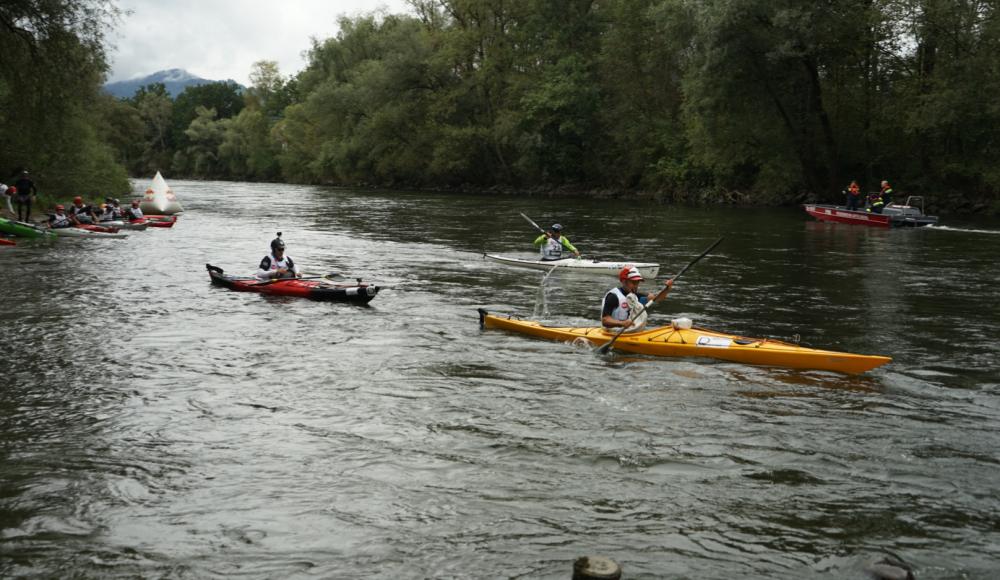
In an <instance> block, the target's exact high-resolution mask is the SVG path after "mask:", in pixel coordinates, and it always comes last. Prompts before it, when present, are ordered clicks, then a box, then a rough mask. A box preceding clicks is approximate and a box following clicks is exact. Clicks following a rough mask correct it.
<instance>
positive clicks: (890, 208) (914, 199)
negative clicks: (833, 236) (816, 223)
mask: <svg viewBox="0 0 1000 580" xmlns="http://www.w3.org/2000/svg"><path fill="white" fill-rule="evenodd" d="M918 203H919V204H920V206H919V207H917V205H916V204H918ZM802 207H803V209H805V210H806V213H808V214H809V215H811V216H813V217H814V218H816V219H818V220H820V221H823V222H836V223H841V224H855V225H862V226H872V227H877V228H895V227H920V226H930V225H935V224H937V223H938V218H937V216H933V215H925V214H924V198H923V197H920V196H917V195H911V196H910V197H908V198H906V205H896V204H893V203H890V204H889V205H887V206H886V207H885V208H884V209H883V210H882V213H875V212H871V211H866V210H851V209H847V208H846V207H843V206H835V205H821V204H815V203H807V204H805V205H803V206H802Z"/></svg>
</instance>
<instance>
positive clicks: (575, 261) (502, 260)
mask: <svg viewBox="0 0 1000 580" xmlns="http://www.w3.org/2000/svg"><path fill="white" fill-rule="evenodd" d="M483 257H484V258H485V259H487V260H489V261H491V262H497V263H498V264H506V265H508V266H518V267H520V268H531V269H533V270H551V269H552V268H558V269H559V270H563V269H565V270H566V271H567V272H578V273H581V274H595V275H599V276H603V275H607V276H617V275H618V272H620V271H621V269H622V268H624V267H625V266H635V267H636V268H639V272H641V273H642V275H643V276H644V277H645V278H652V277H654V276H656V273H657V272H659V271H660V265H659V264H655V263H653V262H629V261H625V260H622V261H619V262H602V261H598V260H586V259H583V258H563V259H562V260H538V259H535V260H529V259H525V258H515V257H513V256H498V255H495V254H483Z"/></svg>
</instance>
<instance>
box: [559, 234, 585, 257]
mask: <svg viewBox="0 0 1000 580" xmlns="http://www.w3.org/2000/svg"><path fill="white" fill-rule="evenodd" d="M559 241H561V242H562V245H563V247H564V248H566V249H567V250H569V251H571V252H573V255H574V256H576V257H577V258H579V257H580V251H579V250H577V249H576V247H575V246H574V245H573V244H571V243H569V238H567V237H566V236H559Z"/></svg>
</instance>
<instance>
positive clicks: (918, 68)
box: [0, 0, 1000, 212]
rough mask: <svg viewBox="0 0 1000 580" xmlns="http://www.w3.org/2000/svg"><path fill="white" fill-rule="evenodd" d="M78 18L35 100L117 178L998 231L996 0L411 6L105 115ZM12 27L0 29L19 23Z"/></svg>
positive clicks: (436, 2) (150, 94) (9, 71)
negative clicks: (978, 225)
mask: <svg viewBox="0 0 1000 580" xmlns="http://www.w3.org/2000/svg"><path fill="white" fill-rule="evenodd" d="M22 4H35V3H33V2H28V1H27V0H24V1H21V2H15V4H14V5H15V6H19V5H22ZM38 4H40V3H38ZM77 4H79V3H74V4H72V6H76V5H77ZM50 5H51V6H57V7H58V6H61V7H62V9H64V10H69V9H70V8H68V7H69V6H71V4H70V3H68V2H66V3H64V4H63V3H60V2H54V3H49V4H45V6H50ZM82 5H83V6H86V7H88V11H87V12H86V13H87V14H90V15H91V17H92V20H91V22H92V24H93V25H92V26H90V27H83V28H82V29H73V30H68V31H65V34H68V35H70V36H71V37H72V38H75V39H76V40H75V41H72V42H70V41H69V40H67V39H66V38H63V37H60V38H61V40H60V42H59V43H58V46H59V47H60V50H62V51H64V52H66V54H64V55H63V56H61V57H59V58H53V59H52V60H51V61H49V64H48V65H47V66H48V68H45V67H43V68H42V69H39V72H38V73H37V75H38V78H37V79H36V81H37V82H39V83H45V84H46V86H51V87H53V88H57V94H59V95H62V96H63V97H64V98H65V100H64V101H63V102H62V103H60V107H61V108H62V110H64V111H65V113H64V115H65V116H66V117H67V118H69V117H73V116H74V115H76V116H79V118H80V119H86V118H88V116H89V117H93V116H95V114H94V113H93V111H99V112H100V114H99V115H96V116H98V117H101V121H100V123H103V125H104V128H103V129H102V130H99V131H90V133H92V136H91V139H92V140H93V146H92V148H95V149H99V148H101V147H105V148H106V147H107V146H108V145H110V146H111V147H113V148H114V151H115V152H116V159H117V160H118V161H119V162H120V163H121V164H123V165H124V166H126V167H127V168H128V169H129V171H132V172H134V173H139V174H148V173H151V172H152V171H153V170H155V169H161V170H164V171H167V172H169V173H171V174H172V175H175V176H192V177H205V178H217V179H244V180H283V181H290V182H302V183H329V184H342V185H356V184H366V185H376V186H417V187H440V186H447V187H463V186H464V187H472V188H480V187H493V186H497V185H501V186H509V187H512V188H519V187H524V186H542V187H571V188H577V189H580V190H586V189H603V190H607V189H611V190H646V191H652V192H657V193H659V194H661V195H663V196H664V197H666V198H668V199H674V200H699V201H702V200H732V199H738V200H740V201H745V202H751V203H792V202H796V201H800V200H801V199H802V198H803V197H804V196H806V195H816V196H819V197H820V198H826V199H836V198H837V197H838V196H839V191H840V190H841V189H843V187H844V184H845V183H847V182H848V181H850V180H851V179H857V180H859V181H860V182H861V183H862V184H863V185H865V186H867V187H869V188H876V187H877V183H878V182H879V181H880V180H881V179H890V180H892V181H893V184H894V185H895V186H896V187H897V189H899V190H901V191H905V192H912V193H932V194H940V197H941V198H942V199H944V198H948V199H949V200H950V202H949V205H951V206H954V205H955V203H954V200H955V199H963V200H970V201H969V202H968V203H969V204H970V207H969V208H970V209H971V208H972V204H975V208H976V209H984V208H985V209H991V210H992V211H994V212H1000V166H998V165H997V164H996V163H995V160H996V158H997V146H998V137H1000V105H998V104H997V102H995V101H997V100H996V99H991V98H988V97H987V95H991V94H993V92H995V91H996V89H997V88H1000V51H998V50H997V49H998V47H1000V46H998V45H1000V19H998V13H997V2H996V0H827V1H826V2H821V3H814V4H803V3H801V2H795V1H792V0H741V1H739V2H734V1H731V0H711V1H707V2H706V1H703V0H504V1H499V0H410V7H411V14H408V15H400V14H385V13H373V14H367V15H362V16H357V17H351V18H346V17H345V18H341V19H340V20H339V22H338V30H339V32H338V33H337V35H336V36H334V37H332V38H328V39H323V40H314V41H313V42H312V46H311V48H310V49H309V51H308V64H307V66H306V68H305V69H304V70H302V71H299V72H298V73H296V74H295V75H293V76H287V77H286V76H282V74H281V72H280V71H279V70H278V68H277V65H276V63H274V62H271V61H261V62H259V63H256V64H255V65H254V67H253V70H252V71H250V73H251V74H250V77H251V80H252V86H251V87H249V88H247V89H246V90H244V91H241V90H239V87H237V86H235V85H233V84H231V83H230V84H226V83H217V84H213V85H204V86H201V87H197V88H191V89H188V90H187V91H186V92H185V93H182V94H181V95H180V96H179V97H178V98H177V99H176V100H174V101H171V100H170V98H169V96H167V95H166V94H165V92H164V91H162V90H160V88H158V87H155V86H152V87H144V88H143V89H142V90H140V91H139V92H138V93H137V94H136V95H135V96H133V97H132V98H130V99H127V100H124V101H119V102H117V103H108V102H106V101H101V103H102V104H101V106H99V107H85V106H84V105H85V103H86V102H87V98H84V97H81V96H80V92H79V89H80V87H81V83H83V84H85V85H86V86H88V87H90V86H92V85H93V83H94V82H96V79H99V78H100V76H101V74H102V72H103V67H104V64H103V52H102V48H101V39H102V36H101V33H100V31H102V30H104V28H101V26H98V25H97V24H98V23H101V22H105V21H106V19H107V17H108V16H109V15H113V14H114V12H113V10H112V9H110V8H109V7H108V6H109V5H108V4H107V3H105V2H96V1H93V0H92V1H91V2H84V3H83V4H82ZM9 10H10V9H7V8H3V9H0V26H2V25H3V23H5V22H20V21H19V20H17V19H16V18H14V19H13V20H11V17H10V16H9V15H7V12H6V11H9ZM95 15H96V16H101V17H100V18H96V20H95V19H93V18H94V17H95ZM102 18H104V20H102ZM28 29H30V30H35V28H32V27H28ZM86 31H90V32H89V33H88V32H86ZM0 34H6V35H8V37H10V35H12V34H15V33H13V32H10V30H7V31H4V29H2V28H0ZM46 38H47V37H46ZM34 42H35V44H37V45H38V46H41V45H44V44H45V43H46V42H48V41H47V40H42V39H40V37H39V38H36V40H35V41H34ZM19 46H22V48H21V49H20V51H19V52H17V53H15V54H16V58H20V59H22V60H21V63H22V64H23V63H24V62H27V61H28V59H30V58H32V56H31V54H32V52H31V49H30V48H29V44H25V42H24V41H21V45H19ZM70 47H73V48H72V50H71V49H70ZM36 50H37V47H36ZM60 54H62V53H60ZM71 55H76V56H71ZM67 59H68V60H67ZM73 59H76V60H73ZM81 59H82V60H81ZM69 61H72V62H73V63H74V64H73V66H79V67H80V70H83V71H91V76H90V77H89V80H87V81H84V80H82V79H81V78H79V77H77V78H75V79H72V82H73V83H76V84H70V85H68V86H69V87H74V88H75V89H77V90H66V87H65V86H59V87H56V86H57V85H61V81H62V80H66V79H64V77H66V76H68V75H67V72H66V71H67V70H68V69H66V68H65V67H66V66H67V63H68V62H69ZM9 62H15V61H9ZM4 63H5V64H4V67H3V68H2V69H0V71H2V74H3V78H2V80H0V102H3V103H5V104H6V105H5V108H4V109H3V110H2V111H0V119H3V120H4V122H5V125H4V128H5V129H8V128H12V129H14V131H15V132H18V131H20V132H22V133H24V132H29V133H31V134H32V135H33V136H34V135H36V134H37V135H44V136H45V138H46V141H43V142H46V143H47V142H48V141H47V140H48V139H55V138H56V136H57V135H59V132H58V131H59V130H57V129H56V128H55V127H56V125H55V124H54V122H53V123H50V122H49V121H48V120H43V119H40V118H38V119H35V118H33V117H31V116H30V115H29V116H28V117H25V116H21V115H18V116H15V115H13V114H12V111H13V109H11V108H9V107H15V106H16V107H19V109H18V110H19V111H22V110H28V111H30V110H31V109H30V107H31V106H32V104H31V99H28V100H27V101H28V102H20V101H17V102H15V101H16V100H15V99H12V98H11V97H10V95H11V91H12V90H14V88H15V87H17V86H19V84H22V80H21V78H20V77H18V75H19V74H22V73H20V72H18V71H20V70H21V67H18V66H8V61H7V59H5V60H4ZM83 65H86V66H83ZM60 67H63V68H60ZM57 69H58V70H57ZM43 71H48V72H43ZM60 75H62V76H60ZM82 94H83V95H88V94H89V95H90V97H89V99H90V100H94V99H96V97H95V96H94V94H93V91H89V92H88V91H83V93H82ZM98 100H99V99H98ZM36 106H41V105H36ZM25 118H28V119H31V120H30V121H19V120H21V119H25ZM16 120H18V121H16ZM15 121H16V122H21V123H28V124H31V127H30V128H29V127H27V126H25V127H23V128H20V127H19V126H18V125H16V123H15ZM100 123H99V124H100ZM50 125H51V126H50ZM63 125H65V124H63ZM93 125H94V123H93V121H89V122H78V123H77V124H76V130H77V131H78V132H79V134H80V135H84V134H85V133H87V131H85V130H84V128H85V127H87V126H93ZM5 132H6V131H5ZM82 138H83V137H79V138H78V139H82ZM17 143H18V147H27V146H28V145H23V144H21V142H20V141H18V142H17ZM0 147H5V146H4V145H0ZM7 147H8V148H2V149H0V152H2V153H3V154H4V158H5V161H7V160H8V158H9V160H10V161H12V160H13V159H14V158H16V157H17V155H15V154H14V153H15V150H14V149H13V148H12V146H7ZM43 150H44V151H48V150H49V148H48V147H39V149H38V151H37V155H38V156H39V158H44V157H43V156H44V153H43ZM17 154H18V155H21V157H20V158H23V159H28V160H30V159H32V158H33V156H35V153H31V152H30V150H23V151H22V150H21V149H18V150H17ZM108 157H110V155H108ZM8 164H10V162H9V161H8Z"/></svg>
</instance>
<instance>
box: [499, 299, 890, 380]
mask: <svg viewBox="0 0 1000 580" xmlns="http://www.w3.org/2000/svg"><path fill="white" fill-rule="evenodd" d="M479 324H480V325H481V326H482V327H483V328H499V329H501V330H509V331H512V332H519V333H521V334H527V335H529V336H535V337H538V338H546V339H549V340H559V341H563V342H574V341H577V340H579V339H583V340H586V341H588V342H590V343H591V344H593V345H595V346H601V345H604V344H606V343H607V342H608V341H610V340H611V339H612V338H614V336H615V334H617V329H616V330H615V331H613V332H608V331H606V330H604V329H603V328H599V327H580V328H573V327H552V326H543V325H542V324H540V323H538V322H533V321H529V320H519V319H517V318H512V317H510V316H497V315H494V314H490V313H488V312H486V311H485V310H483V309H482V308H480V309H479ZM614 348H615V349H616V350H619V351H622V352H634V353H638V354H648V355H654V356H696V357H705V358H715V359H721V360H727V361H732V362H738V363H744V364H751V365H766V366H776V367H787V368H792V369H816V370H824V371H837V372H841V373H847V374H858V373H863V372H865V371H870V370H872V369H873V368H876V367H880V366H882V365H884V364H886V363H888V362H890V361H892V359H891V358H889V357H887V356H873V355H866V354H851V353H847V352H835V351H832V350H819V349H815V348H806V347H802V346H797V345H794V344H790V343H787V342H781V341H779V340H774V339H771V338H747V337H744V336H737V335H734V334H725V333H722V332H715V331H714V330H707V329H704V328H698V327H691V328H688V329H684V328H674V327H673V326H660V327H658V328H650V329H647V330H642V331H639V332H626V333H624V334H622V335H621V336H620V337H619V338H618V340H617V341H615V344H614Z"/></svg>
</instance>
